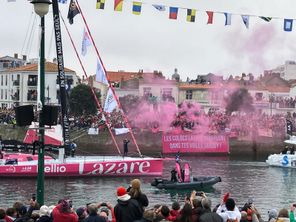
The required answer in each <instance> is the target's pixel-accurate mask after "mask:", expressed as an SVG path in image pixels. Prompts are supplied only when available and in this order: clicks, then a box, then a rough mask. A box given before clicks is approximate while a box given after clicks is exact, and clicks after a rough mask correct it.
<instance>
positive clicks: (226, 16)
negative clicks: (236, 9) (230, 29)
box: [224, 12, 231, 25]
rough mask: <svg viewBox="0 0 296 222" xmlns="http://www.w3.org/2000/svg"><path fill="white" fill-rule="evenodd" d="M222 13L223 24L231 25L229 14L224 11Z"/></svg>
mask: <svg viewBox="0 0 296 222" xmlns="http://www.w3.org/2000/svg"><path fill="white" fill-rule="evenodd" d="M224 15H225V25H231V14H230V13H227V12H225V13H224Z"/></svg>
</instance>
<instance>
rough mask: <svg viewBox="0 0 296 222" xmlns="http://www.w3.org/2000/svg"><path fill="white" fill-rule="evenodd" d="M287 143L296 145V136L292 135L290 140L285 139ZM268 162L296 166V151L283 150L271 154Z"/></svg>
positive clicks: (287, 166) (279, 165)
mask: <svg viewBox="0 0 296 222" xmlns="http://www.w3.org/2000/svg"><path fill="white" fill-rule="evenodd" d="M284 142H285V143H286V144H288V145H291V146H296V136H291V137H290V139H289V140H285V141H284ZM266 163H267V164H268V165H269V166H277V167H286V168H296V153H295V151H294V152H292V153H291V151H289V150H288V151H287V152H282V153H280V154H271V155H269V156H268V158H267V160H266Z"/></svg>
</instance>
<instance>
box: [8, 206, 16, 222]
mask: <svg viewBox="0 0 296 222" xmlns="http://www.w3.org/2000/svg"><path fill="white" fill-rule="evenodd" d="M16 217H17V212H16V210H15V208H13V207H9V208H7V209H6V221H7V222H12V221H14V220H15V219H16Z"/></svg>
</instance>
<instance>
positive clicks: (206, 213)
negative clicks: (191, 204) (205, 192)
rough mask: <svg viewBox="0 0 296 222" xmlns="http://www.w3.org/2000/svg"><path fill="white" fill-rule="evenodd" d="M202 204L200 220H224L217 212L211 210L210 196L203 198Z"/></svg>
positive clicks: (220, 221)
mask: <svg viewBox="0 0 296 222" xmlns="http://www.w3.org/2000/svg"><path fill="white" fill-rule="evenodd" d="M201 205H202V208H203V211H202V212H201V215H200V217H199V221H200V222H223V218H222V217H220V216H219V215H218V214H217V213H216V212H212V211H211V207H212V202H211V200H210V199H209V198H208V197H205V198H202V200H201Z"/></svg>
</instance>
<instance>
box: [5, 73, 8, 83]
mask: <svg viewBox="0 0 296 222" xmlns="http://www.w3.org/2000/svg"><path fill="white" fill-rule="evenodd" d="M7 79H8V78H7V75H5V85H6V86H7Z"/></svg>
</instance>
